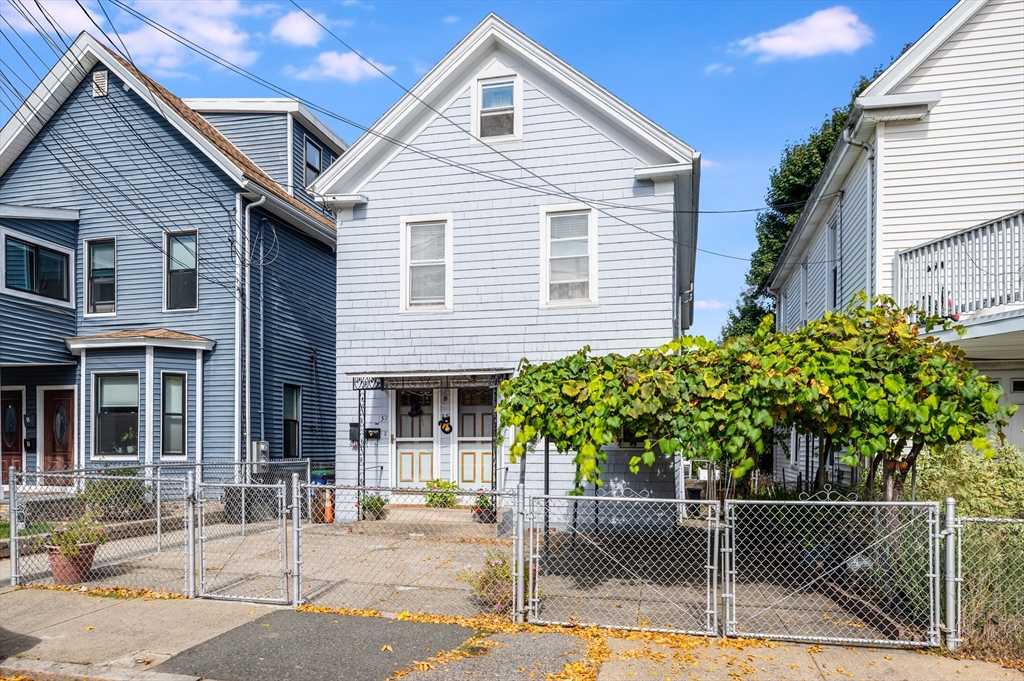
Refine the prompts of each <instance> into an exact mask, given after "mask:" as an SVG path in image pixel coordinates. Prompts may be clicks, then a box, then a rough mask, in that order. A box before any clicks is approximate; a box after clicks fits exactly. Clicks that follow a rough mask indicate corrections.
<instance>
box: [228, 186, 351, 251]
mask: <svg viewBox="0 0 1024 681" xmlns="http://www.w3.org/2000/svg"><path fill="white" fill-rule="evenodd" d="M242 186H243V187H244V188H245V189H246V190H247V191H250V192H252V193H253V194H256V195H257V196H263V197H266V199H267V201H266V203H265V204H263V208H265V209H266V210H267V211H268V212H270V213H273V214H274V215H277V216H278V217H280V218H281V219H283V220H286V221H287V222H288V224H289V225H290V226H292V227H294V228H295V229H297V230H298V231H300V232H302V233H303V234H306V235H308V236H310V237H312V238H314V239H316V240H317V241H319V242H321V243H323V244H326V245H328V246H330V247H332V248H333V247H334V246H335V245H336V244H337V235H336V234H335V233H334V230H333V229H330V228H329V227H327V226H325V225H324V224H323V223H322V222H320V221H319V220H316V219H314V218H313V217H312V216H310V215H308V214H306V213H305V212H303V211H301V210H299V209H298V208H296V207H295V206H293V205H292V204H290V203H288V202H287V201H285V200H283V199H281V198H280V197H279V196H277V194H274V193H273V192H271V191H268V190H266V189H264V188H263V187H262V186H261V185H259V184H257V183H256V182H253V181H252V180H248V179H247V180H245V181H244V182H243V183H242ZM325 217H326V216H325Z"/></svg>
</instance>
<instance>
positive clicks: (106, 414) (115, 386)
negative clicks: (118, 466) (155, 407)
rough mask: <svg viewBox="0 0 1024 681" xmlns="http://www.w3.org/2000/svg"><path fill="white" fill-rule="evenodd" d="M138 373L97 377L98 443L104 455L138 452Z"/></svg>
mask: <svg viewBox="0 0 1024 681" xmlns="http://www.w3.org/2000/svg"><path fill="white" fill-rule="evenodd" d="M138 426H139V377H138V374H117V375H110V376H97V377H96V447H97V449H98V450H99V453H100V454H101V455H105V456H106V455H116V456H125V455H128V456H131V455H136V456H137V455H138V452H137V447H138V444H139V434H138V432H137V431H136V429H137V428H138Z"/></svg>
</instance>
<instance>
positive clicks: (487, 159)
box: [337, 81, 673, 492]
mask: <svg viewBox="0 0 1024 681" xmlns="http://www.w3.org/2000/svg"><path fill="white" fill-rule="evenodd" d="M523 94H524V102H523V106H524V111H523V135H522V140H517V141H514V142H509V143H499V147H498V148H500V149H501V150H502V152H503V153H505V154H507V155H509V156H510V157H511V158H513V159H515V160H516V161H517V162H518V163H521V164H523V165H524V166H526V167H527V168H530V169H531V170H532V171H534V172H536V173H537V174H539V175H541V176H542V177H543V178H545V179H546V180H549V181H550V182H552V183H554V184H556V185H558V186H559V187H561V188H563V189H565V190H566V191H569V192H572V193H574V194H576V195H579V196H581V197H583V198H585V199H589V200H603V201H611V202H615V203H617V204H622V205H623V206H625V207H621V208H619V207H616V208H606V209H605V210H606V211H607V212H608V213H610V214H611V215H612V216H614V217H610V216H608V215H605V214H604V213H599V214H598V218H597V224H598V227H597V238H598V263H599V275H598V287H599V300H600V305H599V306H597V307H577V308H562V309H539V308H540V269H539V268H540V266H541V263H540V242H539V239H540V212H539V211H540V206H542V205H550V204H564V203H568V202H569V200H567V199H565V198H561V197H553V196H549V195H546V194H544V193H538V192H535V191H530V190H529V189H523V188H518V187H514V186H510V185H509V184H506V183H503V182H500V181H497V180H492V179H488V178H485V177H482V176H480V175H478V174H470V173H468V172H467V171H465V170H463V169H457V168H453V167H451V166H449V165H446V164H443V163H440V162H438V161H434V160H432V159H430V158H427V157H425V156H424V155H422V154H420V153H417V152H415V151H411V150H409V149H405V150H403V151H401V152H399V153H398V154H397V156H395V157H394V158H393V159H392V160H391V161H390V162H389V163H388V164H387V165H386V166H385V167H384V168H383V169H382V170H381V171H380V172H379V173H378V174H377V175H376V177H375V178H374V179H372V180H371V181H370V182H369V183H368V184H367V185H366V186H365V187H364V188H363V190H362V191H361V193H363V194H365V195H366V196H367V197H369V204H368V205H367V206H365V207H364V208H359V209H357V210H356V212H355V219H354V220H352V221H351V222H346V223H345V224H344V225H343V226H342V227H341V228H340V229H339V232H338V282H337V304H338V385H339V394H338V423H340V424H341V425H342V432H340V433H339V442H338V460H337V469H338V478H339V480H342V479H346V480H347V479H352V480H354V479H355V475H356V457H355V453H354V451H353V450H352V449H351V445H350V443H349V441H348V437H347V433H345V432H344V430H345V429H344V425H345V424H347V423H350V422H355V421H356V420H357V408H356V393H355V392H354V391H352V390H351V389H350V386H351V379H350V378H348V377H347V376H346V374H348V373H350V372H373V371H384V370H386V371H409V372H416V371H430V370H470V369H494V368H504V369H509V370H512V369H515V367H516V366H517V365H518V363H519V361H520V359H521V358H523V357H527V358H529V359H530V361H533V362H538V361H545V360H553V359H556V358H558V357H562V356H565V355H568V354H571V353H573V352H575V351H577V350H579V349H580V348H581V347H583V346H584V345H590V346H591V349H592V352H594V353H595V354H603V353H607V352H621V353H628V352H632V351H635V350H638V349H640V348H643V347H651V346H656V345H658V344H661V343H663V342H665V341H667V340H669V339H670V337H671V335H672V305H673V292H672V267H673V258H672V246H671V244H672V242H671V238H672V230H673V221H672V214H671V211H672V207H673V203H672V202H673V197H672V196H671V195H663V196H662V195H659V196H655V195H654V191H653V185H652V184H651V183H638V182H636V181H635V179H634V177H633V173H634V168H635V167H637V166H640V165H645V163H643V161H641V160H640V159H639V158H638V157H637V156H635V155H633V154H632V153H630V152H629V151H627V150H626V149H624V148H622V147H621V146H620V145H619V144H617V143H616V142H614V141H612V140H610V139H609V138H607V137H606V136H604V135H603V134H601V133H600V132H599V131H597V130H596V129H594V128H593V127H592V126H591V125H589V124H587V123H586V122H585V121H583V120H582V119H581V118H579V117H578V116H576V115H575V114H573V113H572V112H571V111H569V110H568V109H566V108H564V107H563V106H561V105H559V104H558V103H556V102H555V101H554V100H553V99H552V98H551V97H549V96H547V95H546V94H545V93H544V92H542V91H541V90H540V89H538V88H537V87H535V86H534V85H533V84H532V83H531V82H529V81H525V82H524V93H523ZM470 115H471V114H470V93H469V90H468V89H467V90H466V91H465V92H463V93H462V95H461V96H458V97H457V99H456V100H455V101H454V103H453V104H452V105H451V106H450V107H449V108H448V110H447V111H445V116H446V117H447V118H449V119H451V120H452V121H454V122H455V124H456V125H458V126H460V127H461V128H463V129H469V127H470V120H469V119H470ZM412 144H413V145H414V146H415V147H417V148H418V149H422V150H424V151H425V152H426V153H429V154H437V155H439V156H443V157H445V158H448V159H451V160H453V161H455V162H458V163H461V164H467V165H470V166H473V167H474V168H479V169H480V170H481V171H491V172H495V173H498V174H500V175H501V176H502V177H508V178H515V179H516V180H517V181H518V182H523V183H525V184H528V185H542V183H541V182H540V181H539V180H536V179H535V178H533V177H532V176H531V175H530V174H529V173H528V172H525V171H523V170H521V169H519V168H517V167H515V166H514V165H513V164H512V163H510V162H509V161H506V160H504V159H503V158H501V157H500V156H498V155H497V154H495V153H494V152H492V151H490V150H488V149H487V147H485V146H483V145H480V144H471V143H470V140H469V137H468V136H467V135H466V133H465V132H462V131H460V130H458V129H457V128H456V127H455V125H452V123H450V122H448V121H446V120H443V119H435V120H434V121H433V122H432V123H430V124H428V125H427V126H426V128H425V129H424V130H423V131H422V132H421V133H420V134H419V136H418V137H417V138H416V139H415V140H413V141H412ZM644 209H648V210H644ZM649 209H653V210H649ZM436 213H451V214H452V215H453V259H454V265H453V288H454V291H453V311H452V312H450V313H442V314H426V313H423V314H403V313H400V312H399V304H400V303H399V300H400V295H399V294H400V291H399V260H400V253H399V222H400V218H401V217H402V216H415V215H425V214H436ZM616 217H618V218H621V219H622V220H624V221H626V222H630V223H633V224H634V225H637V226H639V227H641V228H642V229H643V230H647V231H646V233H645V232H644V231H640V230H639V229H636V228H634V227H631V226H627V225H625V224H623V223H622V222H620V221H619V220H617V219H616ZM453 411H454V409H453ZM391 418H392V417H391V415H390V414H388V401H387V397H386V395H384V394H383V393H379V394H378V393H373V392H371V393H368V395H367V421H368V423H369V424H371V425H380V426H381V427H382V428H383V430H384V432H383V433H382V439H381V443H380V444H379V445H377V446H376V449H375V445H373V444H369V445H368V450H367V480H368V481H369V482H370V483H373V482H374V476H375V475H377V474H378V472H379V473H380V474H381V475H383V479H384V480H385V481H386V480H387V469H388V467H389V466H390V464H389V461H388V458H389V452H390V447H389V444H388V438H389V435H390V433H389V430H390V429H389V424H390V420H391ZM441 455H442V460H443V459H444V458H445V457H446V456H447V448H446V447H444V448H443V449H442V451H441ZM532 456H533V455H531V457H532ZM563 459H564V461H562V460H563ZM613 459H614V460H618V458H617V457H613ZM533 460H534V461H535V457H534V459H533ZM625 460H626V461H628V457H626V458H625ZM558 461H561V463H558V462H556V463H555V464H554V465H553V467H552V476H553V479H552V487H551V489H552V491H554V492H562V491H565V490H567V489H569V488H571V487H572V477H573V466H572V464H571V461H570V460H569V459H568V457H565V456H562V457H561V459H558ZM374 466H378V467H379V466H384V467H385V468H384V470H383V471H380V469H379V468H378V471H377V472H375V471H374V470H373V467H374ZM506 466H507V464H505V463H502V464H501V468H502V470H499V483H500V482H502V476H505V477H506V478H507V479H506V480H505V481H504V484H505V486H506V487H514V486H515V484H516V483H517V481H518V480H517V469H516V467H515V466H508V467H507V469H506ZM609 468H610V469H611V467H609ZM527 470H528V476H529V479H530V480H531V481H533V482H532V483H531V490H532V491H536V489H534V483H535V482H536V480H539V477H537V476H538V475H541V474H542V471H540V469H539V467H538V468H537V471H534V468H533V466H532V465H530V464H528V467H527Z"/></svg>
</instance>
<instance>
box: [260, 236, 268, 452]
mask: <svg viewBox="0 0 1024 681" xmlns="http://www.w3.org/2000/svg"><path fill="white" fill-rule="evenodd" d="M266 276H267V275H266V274H265V273H264V272H263V223H262V222H261V223H260V440H261V441H263V442H265V441H266V439H267V437H266V432H265V430H264V425H265V424H264V415H265V413H266V412H265V410H264V400H265V399H266V395H267V387H266V381H264V380H263V350H264V344H265V340H264V335H263V279H264V277H266Z"/></svg>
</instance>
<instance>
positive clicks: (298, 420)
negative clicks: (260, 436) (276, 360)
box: [281, 383, 303, 461]
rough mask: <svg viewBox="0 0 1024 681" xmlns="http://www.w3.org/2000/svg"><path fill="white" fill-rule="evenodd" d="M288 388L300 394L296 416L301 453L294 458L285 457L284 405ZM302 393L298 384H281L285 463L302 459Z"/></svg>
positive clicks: (282, 447)
mask: <svg viewBox="0 0 1024 681" xmlns="http://www.w3.org/2000/svg"><path fill="white" fill-rule="evenodd" d="M288 387H292V388H295V390H296V391H297V392H298V399H297V400H296V404H295V416H296V417H297V418H296V419H295V420H296V421H297V422H298V424H299V425H298V428H299V442H298V447H299V451H298V452H296V454H295V456H293V457H292V456H285V455H284V435H285V432H284V422H285V418H284V407H285V404H284V389H285V388H288ZM302 393H303V390H302V386H301V385H299V384H298V383H282V384H281V435H282V438H281V459H282V460H284V461H290V460H292V459H301V458H302Z"/></svg>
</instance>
